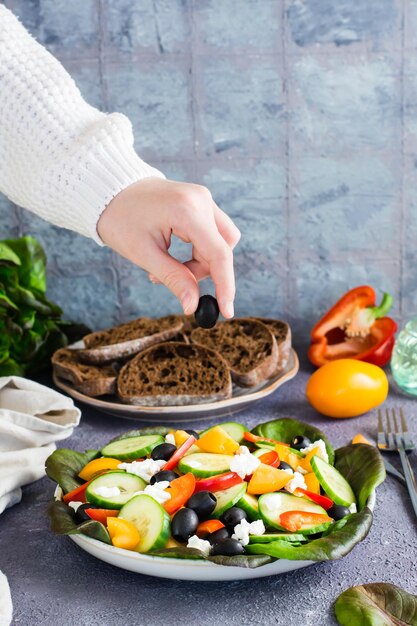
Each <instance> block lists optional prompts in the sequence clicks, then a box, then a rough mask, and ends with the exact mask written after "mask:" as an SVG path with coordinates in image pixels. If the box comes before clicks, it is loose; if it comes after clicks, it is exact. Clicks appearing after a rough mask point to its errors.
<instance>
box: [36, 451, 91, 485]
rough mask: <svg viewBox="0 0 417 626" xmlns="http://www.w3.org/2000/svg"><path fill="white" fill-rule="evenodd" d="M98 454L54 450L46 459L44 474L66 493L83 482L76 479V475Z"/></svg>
mask: <svg viewBox="0 0 417 626" xmlns="http://www.w3.org/2000/svg"><path fill="white" fill-rule="evenodd" d="M98 453H99V450H87V451H86V452H84V453H83V452H76V451H75V450H68V449H67V448H60V449H59V450H55V452H53V453H52V454H51V455H50V456H48V458H47V459H46V465H45V470H46V474H47V476H49V478H50V479H51V480H54V481H55V482H56V483H58V485H59V486H60V487H61V489H63V490H64V492H65V493H68V492H70V491H72V490H73V489H76V488H77V487H79V486H80V485H82V484H83V482H85V481H83V480H81V479H80V478H78V473H79V472H80V471H81V470H82V468H83V467H84V465H87V463H88V462H89V461H92V460H93V459H95V458H96V457H97V456H98Z"/></svg>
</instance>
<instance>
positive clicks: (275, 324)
mask: <svg viewBox="0 0 417 626" xmlns="http://www.w3.org/2000/svg"><path fill="white" fill-rule="evenodd" d="M254 319H255V320H258V321H259V322H262V324H265V326H267V327H268V328H269V330H270V331H271V332H272V334H273V335H274V337H275V340H276V342H277V346H278V363H277V368H276V370H275V372H274V374H273V376H277V375H278V374H280V373H281V372H282V371H283V369H284V368H285V366H286V365H287V363H288V359H289V358H290V352H291V329H290V327H289V325H288V324H287V323H286V322H283V321H282V320H276V319H273V318H269V317H255V318H254Z"/></svg>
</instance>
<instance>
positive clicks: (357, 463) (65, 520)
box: [46, 418, 385, 568]
mask: <svg viewBox="0 0 417 626" xmlns="http://www.w3.org/2000/svg"><path fill="white" fill-rule="evenodd" d="M167 432H168V428H166V427H163V426H161V427H150V428H143V429H141V430H133V431H129V432H127V433H124V434H123V435H120V436H119V437H116V438H114V439H112V441H119V440H122V439H125V438H127V437H133V436H137V435H150V434H161V435H163V436H164V435H166V433H167ZM252 432H253V433H254V434H256V435H261V436H263V437H267V438H270V439H277V440H279V441H283V442H290V441H291V439H292V438H293V437H294V436H295V435H304V436H306V437H308V438H309V439H311V441H313V442H314V441H317V440H318V439H323V440H324V442H325V444H326V449H327V452H328V454H329V461H330V463H332V464H334V466H335V467H336V469H337V470H338V471H339V472H340V473H341V474H342V475H343V476H344V477H345V478H346V480H347V481H348V482H349V483H350V485H351V487H352V489H353V491H354V493H355V496H356V499H357V503H358V512H357V513H352V514H351V515H347V516H346V517H344V518H343V519H341V520H339V521H337V522H335V523H334V524H332V525H331V526H330V528H329V529H328V530H327V531H326V532H324V533H323V534H322V535H321V536H320V537H318V538H315V539H312V540H310V541H308V542H307V543H303V544H301V545H293V544H291V543H289V542H287V541H284V540H279V541H274V542H271V543H259V544H256V543H253V544H249V545H247V546H246V552H247V554H245V555H241V556H234V557H229V556H208V557H205V556H204V555H203V554H202V553H201V552H200V551H199V550H196V549H192V548H186V547H179V548H166V549H163V550H158V551H154V552H150V553H148V554H149V555H150V556H160V557H171V558H175V559H200V560H203V559H204V560H208V561H211V562H213V563H217V564H219V565H228V566H239V567H251V568H254V567H260V566H262V565H265V564H266V563H270V562H272V561H275V560H276V559H288V560H292V561H299V560H302V561H305V560H308V561H329V560H335V559H340V558H341V557H343V556H345V555H346V554H348V553H349V552H350V551H351V550H352V549H353V547H354V546H355V545H356V544H357V543H359V542H360V541H362V540H363V539H364V538H365V537H366V535H367V534H368V532H369V530H370V528H371V525H372V511H371V510H370V509H369V508H368V507H367V506H366V503H367V500H368V498H369V496H370V494H371V493H372V492H373V491H374V490H375V489H376V487H377V486H378V485H380V484H381V483H382V482H383V481H384V480H385V468H384V464H383V462H382V459H381V456H380V453H379V452H378V450H377V449H376V448H374V447H373V446H369V445H366V444H354V445H353V444H350V445H347V446H344V447H342V448H339V449H337V450H334V449H333V447H332V445H331V443H330V442H329V441H328V439H327V438H326V436H325V435H324V434H323V433H322V432H321V431H320V430H319V429H317V428H315V427H314V426H311V425H309V424H305V423H304V422H299V421H298V420H295V419H291V418H282V419H278V420H273V421H269V422H265V423H263V424H258V426H256V427H255V428H254V429H253V431H252ZM99 454H100V452H99V451H98V450H87V451H86V452H85V453H81V452H75V451H73V450H67V449H64V448H62V449H59V450H56V451H55V452H54V453H53V454H52V455H51V456H50V457H49V458H48V459H47V462H46V473H47V475H48V476H49V478H51V479H52V480H53V481H55V482H56V483H58V485H59V486H60V487H61V488H62V490H63V491H64V492H65V493H68V492H69V491H71V490H72V489H75V488H76V487H78V486H79V485H80V484H81V482H82V481H80V479H79V478H78V472H79V471H80V470H81V469H82V467H84V465H85V464H86V463H87V462H88V461H91V460H92V459H93V458H95V457H97V456H99ZM48 515H49V518H50V520H51V528H52V531H53V532H54V533H57V534H60V535H73V534H83V535H87V536H89V537H92V538H93V539H97V540H99V541H102V542H104V543H107V544H110V543H111V542H110V538H109V534H108V532H107V529H106V527H105V526H104V525H103V524H101V523H100V522H96V521H94V520H91V521H88V522H83V523H82V524H77V522H76V519H75V514H74V511H73V509H72V508H71V507H69V506H68V505H66V504H64V502H61V501H59V500H56V501H53V502H52V503H51V504H50V506H49V508H48Z"/></svg>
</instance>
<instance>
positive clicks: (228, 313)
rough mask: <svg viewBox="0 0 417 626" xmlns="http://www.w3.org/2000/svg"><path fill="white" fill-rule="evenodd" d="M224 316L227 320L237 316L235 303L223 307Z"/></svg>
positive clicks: (228, 303) (227, 303) (226, 303)
mask: <svg viewBox="0 0 417 626" xmlns="http://www.w3.org/2000/svg"><path fill="white" fill-rule="evenodd" d="M222 309H223V312H224V316H225V317H227V318H230V317H233V316H234V314H235V309H234V307H233V302H225V304H224V305H223V307H222Z"/></svg>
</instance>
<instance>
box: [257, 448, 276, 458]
mask: <svg viewBox="0 0 417 626" xmlns="http://www.w3.org/2000/svg"><path fill="white" fill-rule="evenodd" d="M273 449H274V448H256V450H254V451H253V452H252V454H253V456H256V458H259V457H260V456H262V455H263V454H268V452H271V450H273Z"/></svg>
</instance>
